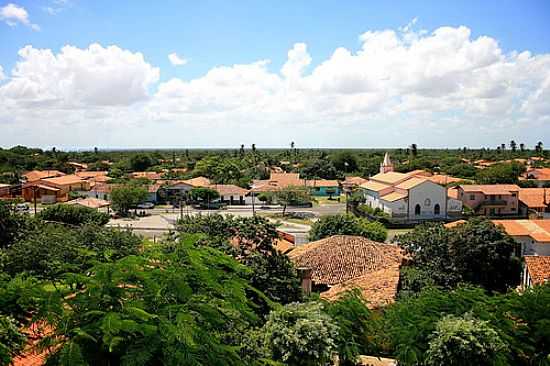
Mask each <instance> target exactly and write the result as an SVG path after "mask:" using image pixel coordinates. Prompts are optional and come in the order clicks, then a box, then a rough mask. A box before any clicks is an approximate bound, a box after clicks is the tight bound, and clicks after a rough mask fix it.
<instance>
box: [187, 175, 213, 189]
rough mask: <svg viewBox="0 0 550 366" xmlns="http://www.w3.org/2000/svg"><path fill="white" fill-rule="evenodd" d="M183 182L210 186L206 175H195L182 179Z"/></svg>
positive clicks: (194, 185)
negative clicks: (194, 176)
mask: <svg viewBox="0 0 550 366" xmlns="http://www.w3.org/2000/svg"><path fill="white" fill-rule="evenodd" d="M183 183H187V184H189V185H191V186H193V187H208V186H210V179H208V178H206V177H196V178H191V179H187V180H184V181H183Z"/></svg>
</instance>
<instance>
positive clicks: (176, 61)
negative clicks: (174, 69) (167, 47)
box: [168, 52, 188, 66]
mask: <svg viewBox="0 0 550 366" xmlns="http://www.w3.org/2000/svg"><path fill="white" fill-rule="evenodd" d="M168 60H170V63H171V64H172V65H174V66H183V65H185V64H186V63H187V62H188V60H187V59H186V58H184V57H180V56H178V54H177V53H175V52H172V53H171V54H169V55H168Z"/></svg>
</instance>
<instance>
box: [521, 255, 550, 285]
mask: <svg viewBox="0 0 550 366" xmlns="http://www.w3.org/2000/svg"><path fill="white" fill-rule="evenodd" d="M525 265H526V266H527V271H528V272H529V276H530V277H531V283H532V284H533V285H541V284H543V283H546V282H548V281H549V280H550V257H546V256H525Z"/></svg>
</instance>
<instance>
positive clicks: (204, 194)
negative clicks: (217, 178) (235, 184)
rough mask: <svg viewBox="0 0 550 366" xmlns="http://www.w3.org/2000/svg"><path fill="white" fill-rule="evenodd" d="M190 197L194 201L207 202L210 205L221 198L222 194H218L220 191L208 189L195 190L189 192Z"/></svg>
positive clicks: (197, 188) (198, 188) (199, 188)
mask: <svg viewBox="0 0 550 366" xmlns="http://www.w3.org/2000/svg"><path fill="white" fill-rule="evenodd" d="M189 196H190V197H191V199H193V200H196V201H203V202H207V203H208V204H210V202H212V201H214V200H216V199H218V198H220V194H219V193H218V191H216V190H215V189H212V188H207V187H196V188H193V189H191V191H189Z"/></svg>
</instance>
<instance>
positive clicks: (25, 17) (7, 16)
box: [0, 3, 40, 31]
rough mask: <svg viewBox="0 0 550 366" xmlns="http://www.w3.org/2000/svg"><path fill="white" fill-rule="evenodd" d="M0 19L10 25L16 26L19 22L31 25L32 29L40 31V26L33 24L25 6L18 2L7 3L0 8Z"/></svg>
mask: <svg viewBox="0 0 550 366" xmlns="http://www.w3.org/2000/svg"><path fill="white" fill-rule="evenodd" d="M0 20H3V21H4V22H5V23H6V24H7V25H9V26H10V27H15V26H16V25H17V24H18V23H20V24H23V25H26V26H27V27H30V28H31V29H32V30H35V31H38V30H40V27H39V26H38V25H37V24H33V23H31V22H30V20H29V13H27V10H25V8H24V7H22V6H18V5H16V4H12V3H10V4H7V5H6V6H4V7H2V8H0Z"/></svg>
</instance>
